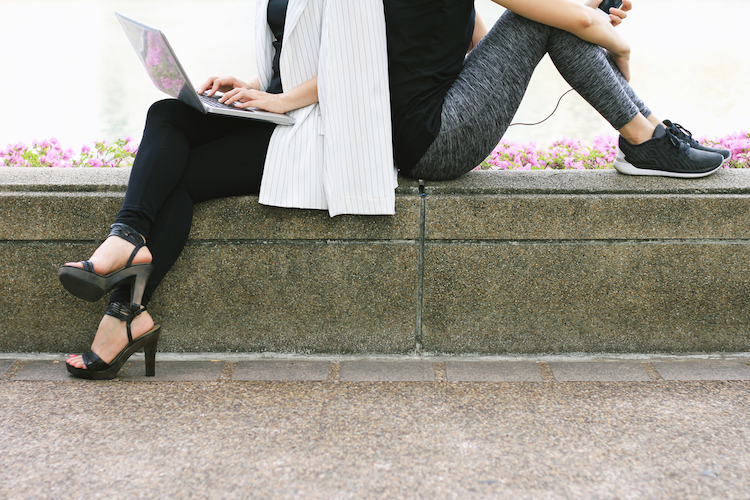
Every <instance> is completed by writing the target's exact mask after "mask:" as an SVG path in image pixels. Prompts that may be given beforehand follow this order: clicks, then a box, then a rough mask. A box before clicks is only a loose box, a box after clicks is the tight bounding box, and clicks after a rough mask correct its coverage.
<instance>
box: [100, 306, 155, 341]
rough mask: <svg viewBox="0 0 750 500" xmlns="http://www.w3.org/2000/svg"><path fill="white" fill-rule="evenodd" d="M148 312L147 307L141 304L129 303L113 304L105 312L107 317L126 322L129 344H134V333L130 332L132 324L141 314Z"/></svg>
mask: <svg viewBox="0 0 750 500" xmlns="http://www.w3.org/2000/svg"><path fill="white" fill-rule="evenodd" d="M145 310H146V307H145V306H142V305H140V304H132V303H129V302H112V303H111V304H110V305H109V307H107V310H106V311H105V312H104V314H106V315H107V316H112V317H113V318H117V319H119V320H120V321H124V322H125V326H126V328H127V332H128V343H132V342H133V333H132V332H131V330H130V324H131V323H132V322H133V320H134V319H135V318H137V317H138V315H139V314H141V313H142V312H144V311H145Z"/></svg>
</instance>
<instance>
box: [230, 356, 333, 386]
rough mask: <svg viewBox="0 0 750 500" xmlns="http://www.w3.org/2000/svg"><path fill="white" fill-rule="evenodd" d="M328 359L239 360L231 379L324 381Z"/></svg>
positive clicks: (326, 377)
mask: <svg viewBox="0 0 750 500" xmlns="http://www.w3.org/2000/svg"><path fill="white" fill-rule="evenodd" d="M330 367H331V362H330V361H310V360H299V361H290V360H254V361H239V362H238V363H237V368H236V369H235V371H234V377H232V379H233V380H240V381H246V380H247V381H250V380H281V381H284V380H289V381H293V380H299V381H316V382H325V381H326V380H328V371H329V369H330Z"/></svg>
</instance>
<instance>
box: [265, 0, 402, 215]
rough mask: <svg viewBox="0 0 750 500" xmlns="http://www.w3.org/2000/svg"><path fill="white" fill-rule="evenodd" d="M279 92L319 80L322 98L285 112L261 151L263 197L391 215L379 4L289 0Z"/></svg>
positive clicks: (268, 201) (372, 0)
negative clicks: (285, 121) (286, 117)
mask: <svg viewBox="0 0 750 500" xmlns="http://www.w3.org/2000/svg"><path fill="white" fill-rule="evenodd" d="M267 7H268V0H258V3H257V6H256V9H257V10H256V25H255V37H256V45H255V46H256V54H257V56H256V57H257V67H258V75H259V77H260V83H261V88H262V89H265V88H266V87H267V86H268V84H269V82H270V79H271V76H272V74H271V61H272V60H273V55H274V54H273V46H272V42H273V34H272V33H271V30H270V28H269V26H268V22H267V19H266V15H267ZM280 67H281V79H282V85H283V87H284V89H291V88H294V87H296V86H298V85H300V84H302V83H304V82H306V81H308V80H310V79H311V78H313V77H315V76H316V75H317V76H318V97H319V101H320V102H319V104H313V105H311V106H307V107H305V108H301V109H298V110H294V111H291V112H290V113H289V114H290V115H292V116H294V118H295V119H296V120H297V121H296V123H295V124H294V125H292V126H279V127H276V130H275V131H274V133H273V136H272V137H271V143H270V145H269V148H268V154H267V156H266V162H265V169H264V173H263V180H262V182H261V188H260V203H262V204H264V205H273V206H280V207H289V208H312V209H321V210H328V212H329V215H330V216H331V217H333V216H336V215H340V214H363V215H393V214H394V213H395V192H394V190H395V188H396V169H395V166H394V162H393V144H392V137H391V112H390V94H389V89H388V59H387V49H386V38H385V16H384V11H383V2H382V0H289V6H288V8H287V17H286V23H285V27H284V46H283V48H282V52H281V63H280Z"/></svg>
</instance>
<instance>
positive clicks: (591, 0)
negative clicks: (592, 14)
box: [585, 0, 633, 26]
mask: <svg viewBox="0 0 750 500" xmlns="http://www.w3.org/2000/svg"><path fill="white" fill-rule="evenodd" d="M601 3H602V0H587V1H586V2H585V5H587V6H589V7H591V8H592V9H597V8H599V5H600V4H601ZM632 8H633V2H632V1H631V0H623V2H622V5H621V6H620V8H619V9H615V8H612V9H610V12H609V20H610V22H611V23H612V26H619V25H620V24H621V23H622V22H623V21H624V20H625V18H626V17H628V14H627V12H628V11H629V10H631V9H632Z"/></svg>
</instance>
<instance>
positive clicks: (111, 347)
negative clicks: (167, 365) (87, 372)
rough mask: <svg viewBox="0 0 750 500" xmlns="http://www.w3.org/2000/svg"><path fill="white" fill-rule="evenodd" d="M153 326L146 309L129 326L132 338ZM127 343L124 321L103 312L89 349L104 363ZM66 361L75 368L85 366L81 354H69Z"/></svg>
mask: <svg viewBox="0 0 750 500" xmlns="http://www.w3.org/2000/svg"><path fill="white" fill-rule="evenodd" d="M153 327H154V320H153V318H151V315H150V314H149V313H148V311H143V312H142V313H141V314H139V315H138V316H137V317H136V318H135V319H134V320H133V323H131V326H130V328H131V331H132V333H133V339H137V338H138V337H140V336H141V335H144V334H146V333H148V332H149V331H150V330H151V329H152V328H153ZM127 345H128V333H127V326H126V325H125V322H124V321H120V320H119V319H117V318H115V317H113V316H109V315H107V314H105V315H104V317H103V318H102V321H101V322H100V323H99V328H98V329H97V330H96V336H95V337H94V342H93V343H92V344H91V350H92V351H94V353H96V355H97V356H99V357H100V358H101V359H102V361H104V362H105V363H111V362H112V361H113V360H114V359H115V358H116V357H117V355H118V354H119V353H120V352H121V351H122V350H123V349H125V347H127ZM66 361H67V363H68V364H69V365H71V366H73V367H75V368H86V365H85V364H84V362H83V356H80V355H78V356H76V355H73V354H71V355H70V357H68V359H67V360H66Z"/></svg>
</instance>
